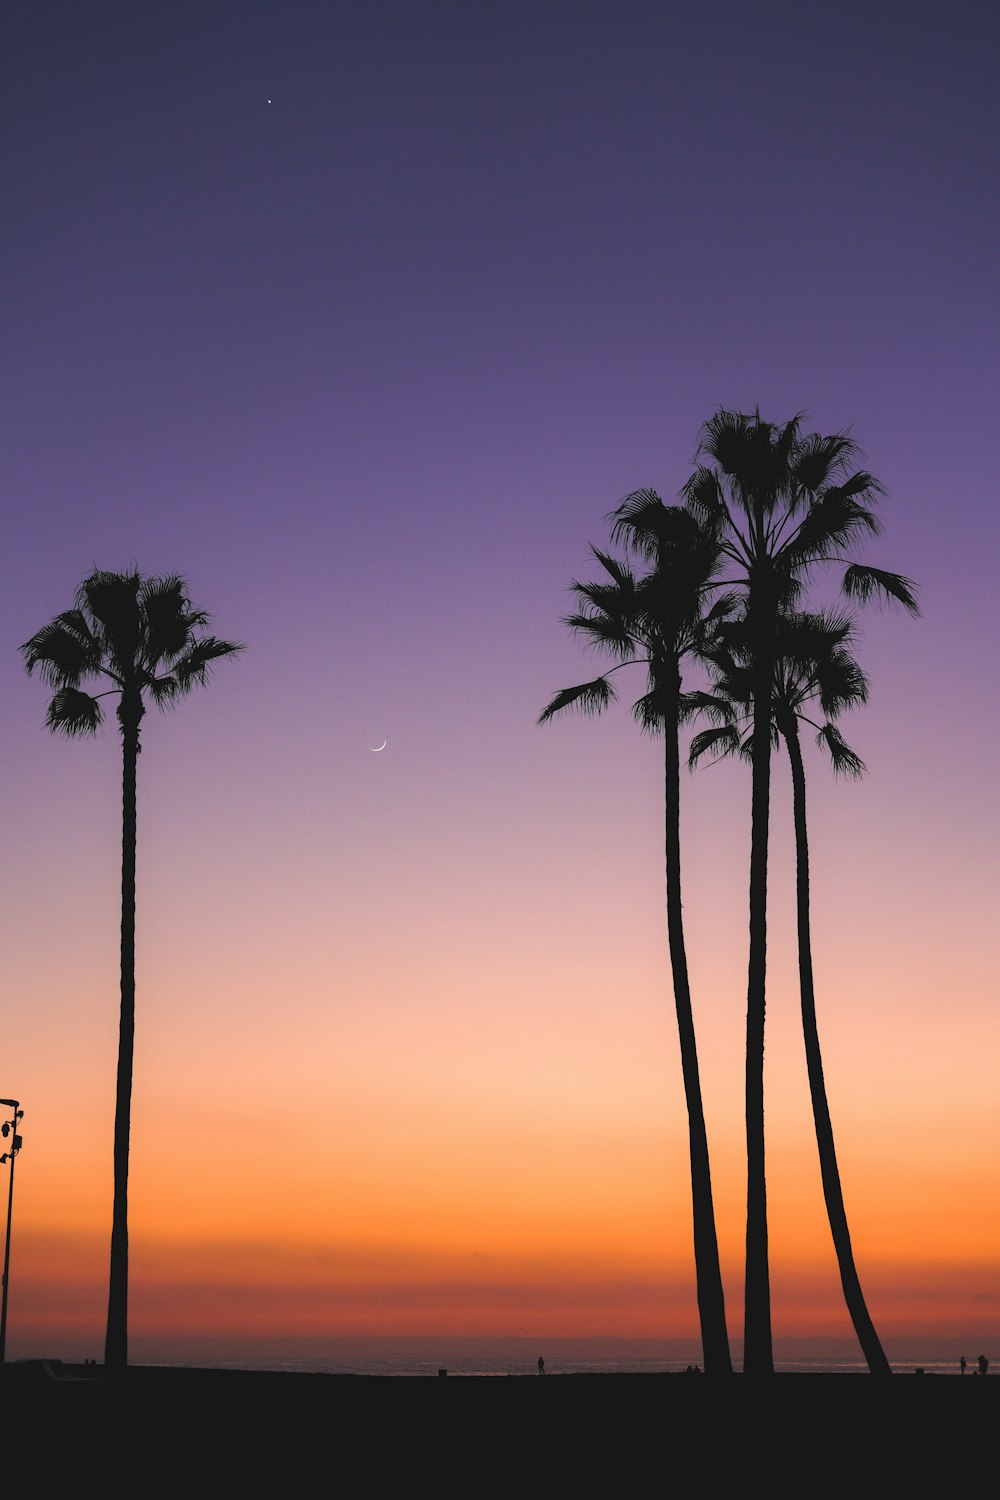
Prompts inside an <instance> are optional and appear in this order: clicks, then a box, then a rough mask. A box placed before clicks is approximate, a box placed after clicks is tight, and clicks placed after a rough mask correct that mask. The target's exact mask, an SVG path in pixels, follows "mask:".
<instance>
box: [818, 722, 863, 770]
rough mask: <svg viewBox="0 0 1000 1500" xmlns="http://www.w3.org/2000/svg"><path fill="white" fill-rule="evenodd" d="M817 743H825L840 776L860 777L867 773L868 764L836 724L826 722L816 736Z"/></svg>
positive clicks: (834, 767)
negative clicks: (866, 764)
mask: <svg viewBox="0 0 1000 1500" xmlns="http://www.w3.org/2000/svg"><path fill="white" fill-rule="evenodd" d="M816 743H817V745H825V746H826V749H827V750H828V751H829V752H830V759H831V760H832V761H833V769H834V772H835V773H836V774H837V775H838V776H853V777H859V776H863V775H864V774H865V770H866V766H865V763H864V761H863V760H862V759H861V757H860V755H858V754H856V752H855V751H854V750H852V749H851V747H850V745H848V744H847V742H846V741H845V739H844V737H843V736H842V735H841V733H840V731H839V730H838V729H837V727H836V726H835V725H834V724H829V723H827V724H824V725H823V726H822V728H821V729H820V731H819V733H818V734H817V736H816Z"/></svg>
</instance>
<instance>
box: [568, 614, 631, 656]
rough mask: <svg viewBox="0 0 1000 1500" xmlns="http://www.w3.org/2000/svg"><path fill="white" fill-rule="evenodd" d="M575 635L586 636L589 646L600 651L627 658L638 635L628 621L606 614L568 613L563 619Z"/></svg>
mask: <svg viewBox="0 0 1000 1500" xmlns="http://www.w3.org/2000/svg"><path fill="white" fill-rule="evenodd" d="M563 624H564V625H566V626H567V627H568V628H569V629H570V630H571V631H572V632H573V634H574V635H579V636H582V637H583V638H584V640H585V641H586V644H587V645H588V646H592V647H593V648H594V649H595V650H598V651H607V652H608V653H609V654H611V655H614V656H619V657H621V658H623V659H624V658H626V657H629V656H631V655H632V654H633V653H634V651H635V649H636V644H637V643H636V637H635V636H634V634H633V627H632V625H631V624H630V623H629V622H628V621H622V620H616V619H612V618H610V617H609V616H608V615H606V614H599V613H595V614H589V615H587V614H576V615H566V616H565V617H564V619H563Z"/></svg>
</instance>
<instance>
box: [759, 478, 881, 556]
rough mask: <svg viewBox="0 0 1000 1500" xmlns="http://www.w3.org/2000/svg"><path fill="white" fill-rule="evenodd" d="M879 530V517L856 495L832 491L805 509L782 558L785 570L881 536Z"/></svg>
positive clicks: (784, 546) (784, 549)
mask: <svg viewBox="0 0 1000 1500" xmlns="http://www.w3.org/2000/svg"><path fill="white" fill-rule="evenodd" d="M880 530H881V523H880V521H879V519H878V516H876V515H875V513H874V512H873V511H872V510H870V509H869V508H868V507H867V506H865V505H864V504H862V502H861V501H859V500H858V499H857V498H856V497H855V496H853V495H847V494H844V493H843V491H842V490H837V489H830V490H827V491H825V493H824V494H822V495H821V496H820V497H819V499H818V500H814V501H813V502H812V504H811V505H810V506H809V508H808V510H806V512H805V514H804V515H803V516H802V519H801V521H800V522H799V524H798V526H797V528H796V530H795V531H794V533H793V534H792V535H791V536H790V537H789V538H788V540H787V541H786V542H785V543H784V545H783V546H782V548H781V557H782V559H783V562H784V566H785V567H786V568H791V569H798V568H807V567H808V566H809V564H810V563H812V562H815V561H816V560H817V559H820V558H828V557H830V556H831V554H833V553H835V552H838V551H840V550H841V549H842V548H844V547H847V546H849V545H850V544H851V543H853V542H857V541H859V540H862V539H864V538H866V537H869V536H878V534H879V531H880Z"/></svg>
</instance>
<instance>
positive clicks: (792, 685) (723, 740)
mask: <svg viewBox="0 0 1000 1500" xmlns="http://www.w3.org/2000/svg"><path fill="white" fill-rule="evenodd" d="M739 634H740V625H739V624H738V623H733V624H731V625H727V627H726V628H725V630H724V632H723V633H722V640H721V641H720V644H719V645H718V646H717V647H716V650H715V652H714V653H713V665H714V670H715V679H716V686H717V688H718V689H719V693H720V696H719V697H718V698H717V699H716V700H715V701H714V702H711V701H709V699H708V698H706V700H705V704H704V707H705V709H706V711H707V712H708V713H709V714H710V715H711V717H713V718H715V719H716V720H717V721H718V724H719V727H717V728H715V729H708V730H703V731H702V732H701V733H700V734H697V735H695V737H694V739H693V740H692V741H691V750H690V756H689V762H690V764H692V765H694V764H695V763H696V762H697V761H698V760H699V759H701V757H702V756H703V755H705V754H706V753H708V752H709V751H714V752H715V753H716V754H733V753H736V754H740V755H742V756H744V757H745V758H746V759H752V755H753V750H752V737H753V731H752V729H748V728H747V727H746V726H747V724H748V722H749V721H750V720H751V717H752V704H753V699H752V682H751V671H750V664H749V662H748V660H747V653H746V651H745V650H744V651H742V652H741V649H740V644H741V643H740V639H739ZM852 647H853V622H852V621H851V620H850V619H849V618H847V617H846V616H844V615H835V614H830V613H818V614H796V615H790V616H785V617H783V618H782V619H781V620H780V621H779V622H778V630H777V635H776V650H777V654H776V660H775V668H774V689H773V693H772V703H773V710H774V719H773V726H772V739H773V737H774V735H775V734H777V735H779V736H780V737H781V739H782V740H783V741H784V744H785V747H786V749H787V751H788V758H789V763H790V766H791V772H792V806H793V818H794V826H795V876H796V920H797V929H798V954H799V994H800V1002H801V1010H802V1035H803V1039H804V1042H805V1053H806V1070H807V1074H808V1078H809V1096H810V1099H811V1101H812V1112H813V1124H814V1126H815V1130H816V1145H817V1148H818V1151H819V1163H820V1177H821V1180H822V1184H823V1197H824V1200H825V1203H826V1212H827V1218H828V1219H829V1222H830V1233H831V1235H832V1238H833V1244H834V1249H835V1251H836V1255H837V1265H838V1267H839V1270H840V1283H841V1286H842V1288H843V1292H844V1301H845V1302H846V1304H847V1309H848V1312H849V1313H850V1316H851V1321H852V1323H853V1324H854V1331H855V1333H856V1334H857V1336H858V1342H859V1343H860V1345H861V1348H862V1351H863V1353H864V1355H865V1359H866V1360H867V1362H868V1368H869V1370H870V1371H871V1373H872V1374H873V1375H891V1374H892V1368H891V1366H890V1364H889V1361H888V1360H887V1359H886V1356H885V1351H884V1350H883V1348H882V1344H881V1341H880V1340H879V1337H878V1334H877V1332H876V1331H875V1325H874V1323H873V1322H872V1319H871V1315H870V1313H869V1311H868V1306H867V1303H866V1302H865V1298H864V1293H863V1292H862V1290H861V1280H860V1277H859V1276H858V1271H857V1266H856V1265H855V1261H854V1250H853V1247H852V1245H851V1233H850V1229H849V1227H848V1223H847V1210H846V1208H845V1206H844V1194H843V1188H842V1186H841V1181H840V1170H839V1167H838V1165H837V1152H836V1147H835V1145H834V1138H833V1121H832V1119H831V1117H830V1104H829V1100H828V1098H827V1092H826V1081H825V1078H824V1074H823V1058H822V1053H821V1051H820V1042H819V1028H818V1025H817V1020H816V991H815V985H814V981H813V963H812V938H811V927H810V917H809V838H808V832H807V825H806V782H805V767H804V764H803V760H802V746H801V742H800V738H799V723H800V721H801V722H803V723H805V724H809V725H811V727H812V728H813V729H815V730H816V742H817V744H819V745H822V746H823V747H825V749H826V750H827V752H828V753H829V755H830V759H831V762H832V765H833V770H834V773H835V774H841V775H847V776H855V777H857V776H862V775H863V774H864V770H865V766H864V762H863V761H862V760H861V758H860V756H858V755H857V754H856V753H855V752H854V751H853V750H852V749H851V748H850V746H849V745H848V744H847V743H846V742H845V741H844V739H843V736H842V735H841V734H840V731H839V730H838V729H837V727H836V725H835V724H834V723H832V720H833V719H835V718H837V717H838V716H839V715H840V714H841V713H844V712H845V711H846V710H848V709H850V708H853V707H855V706H856V705H859V704H863V703H866V702H867V700H868V683H867V680H866V678H865V675H864V673H863V672H862V670H861V668H860V667H859V666H858V663H857V662H856V661H855V659H854V657H853V655H852ZM741 657H742V660H741ZM814 704H818V706H819V709H820V711H821V712H822V713H823V714H824V715H825V719H824V722H823V723H821V724H817V723H816V722H815V720H813V719H812V718H810V716H809V711H810V710H811V709H812V707H813V705H814ZM741 726H742V731H741Z"/></svg>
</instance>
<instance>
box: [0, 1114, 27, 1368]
mask: <svg viewBox="0 0 1000 1500" xmlns="http://www.w3.org/2000/svg"><path fill="white" fill-rule="evenodd" d="M0 1106H3V1107H4V1108H6V1109H11V1110H13V1112H14V1113H13V1115H12V1117H11V1118H10V1119H9V1120H4V1122H3V1125H2V1126H0V1135H2V1136H3V1137H4V1139H7V1138H10V1150H9V1151H5V1152H4V1153H3V1155H2V1156H0V1163H2V1162H5V1161H9V1162H10V1182H9V1185H8V1188H7V1239H6V1243H5V1245H4V1252H3V1303H2V1305H0V1365H2V1364H3V1363H4V1361H5V1360H6V1358H7V1281H8V1273H9V1271H10V1221H11V1216H12V1214H13V1212H14V1158H15V1156H16V1155H17V1153H18V1152H19V1151H20V1149H21V1137H20V1136H19V1135H18V1133H17V1122H18V1120H19V1119H20V1118H21V1116H22V1115H23V1114H24V1110H23V1109H21V1108H20V1107H19V1104H18V1101H17V1100H16V1099H0Z"/></svg>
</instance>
